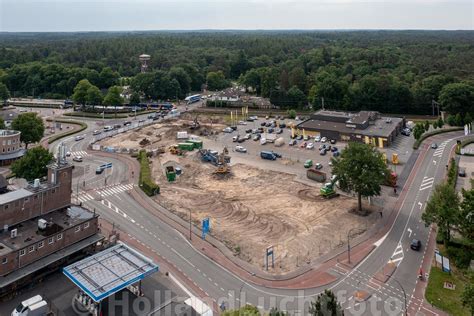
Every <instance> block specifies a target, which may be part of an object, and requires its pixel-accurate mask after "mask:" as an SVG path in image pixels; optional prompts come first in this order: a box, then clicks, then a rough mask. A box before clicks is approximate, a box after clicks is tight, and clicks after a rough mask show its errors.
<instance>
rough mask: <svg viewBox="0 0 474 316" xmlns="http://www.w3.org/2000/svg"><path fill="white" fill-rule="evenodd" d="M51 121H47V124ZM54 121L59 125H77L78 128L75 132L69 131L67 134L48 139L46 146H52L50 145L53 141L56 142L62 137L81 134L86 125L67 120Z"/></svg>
mask: <svg viewBox="0 0 474 316" xmlns="http://www.w3.org/2000/svg"><path fill="white" fill-rule="evenodd" d="M51 121H52V120H51V119H48V122H51ZM54 121H55V122H59V123H64V124H74V125H79V126H80V128H79V129H77V130H72V131H69V132H66V133H62V134H59V135H55V136H52V137H50V138H48V144H52V143H54V142H55V141H57V140H58V139H61V138H64V137H67V136H70V135H73V134H76V133H79V132H82V131H83V130H85V129H86V128H87V124H86V123H84V122H79V121H68V120H54Z"/></svg>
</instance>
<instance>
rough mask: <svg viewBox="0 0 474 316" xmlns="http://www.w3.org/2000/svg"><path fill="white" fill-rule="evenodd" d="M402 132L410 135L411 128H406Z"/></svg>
mask: <svg viewBox="0 0 474 316" xmlns="http://www.w3.org/2000/svg"><path fill="white" fill-rule="evenodd" d="M400 134H402V135H405V136H410V134H411V131H410V129H409V128H404V129H402V131H401V132H400Z"/></svg>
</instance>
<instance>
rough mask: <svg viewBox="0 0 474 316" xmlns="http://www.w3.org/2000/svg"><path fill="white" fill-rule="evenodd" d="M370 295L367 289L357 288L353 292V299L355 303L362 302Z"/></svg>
mask: <svg viewBox="0 0 474 316" xmlns="http://www.w3.org/2000/svg"><path fill="white" fill-rule="evenodd" d="M370 296H371V294H370V293H369V292H367V291H363V290H359V291H355V292H354V300H355V301H356V302H357V303H362V302H365V301H367V300H368V299H369V297H370Z"/></svg>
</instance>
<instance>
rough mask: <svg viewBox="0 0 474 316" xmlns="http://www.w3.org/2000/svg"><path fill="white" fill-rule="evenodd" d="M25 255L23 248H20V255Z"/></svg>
mask: <svg viewBox="0 0 474 316" xmlns="http://www.w3.org/2000/svg"><path fill="white" fill-rule="evenodd" d="M24 255H25V249H21V250H20V257H22V256H24Z"/></svg>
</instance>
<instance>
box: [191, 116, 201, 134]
mask: <svg viewBox="0 0 474 316" xmlns="http://www.w3.org/2000/svg"><path fill="white" fill-rule="evenodd" d="M198 116H199V114H196V116H195V117H194V120H193V123H192V124H191V126H190V127H189V129H190V130H195V129H199V128H200V127H201V124H199V121H198Z"/></svg>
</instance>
